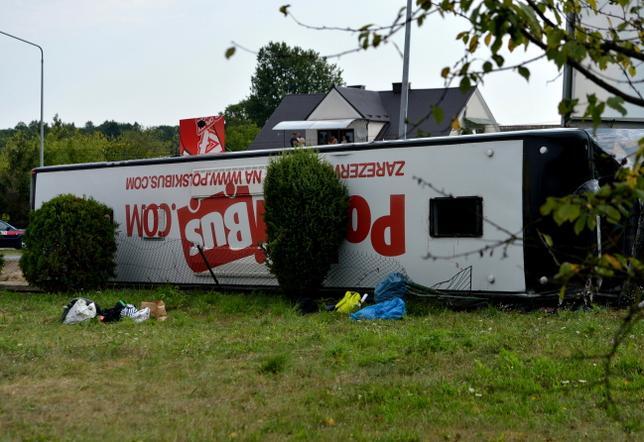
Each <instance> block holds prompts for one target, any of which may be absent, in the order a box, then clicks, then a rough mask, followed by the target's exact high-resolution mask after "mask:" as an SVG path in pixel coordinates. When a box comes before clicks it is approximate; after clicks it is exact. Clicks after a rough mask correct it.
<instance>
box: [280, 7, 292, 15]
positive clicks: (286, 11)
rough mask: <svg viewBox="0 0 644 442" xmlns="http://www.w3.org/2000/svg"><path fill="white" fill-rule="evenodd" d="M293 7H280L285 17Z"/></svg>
mask: <svg viewBox="0 0 644 442" xmlns="http://www.w3.org/2000/svg"><path fill="white" fill-rule="evenodd" d="M290 7H291V5H282V6H280V12H281V13H282V14H284V17H286V16H287V15H288V8H290Z"/></svg>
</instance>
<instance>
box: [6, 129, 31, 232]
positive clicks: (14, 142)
mask: <svg viewBox="0 0 644 442" xmlns="http://www.w3.org/2000/svg"><path fill="white" fill-rule="evenodd" d="M37 165H38V139H37V138H36V137H35V136H33V135H31V134H30V133H29V131H28V130H17V131H16V132H15V133H14V134H13V135H12V136H11V137H10V138H9V139H8V140H7V143H6V145H5V147H4V148H3V149H2V151H0V189H2V192H0V213H6V214H8V215H9V217H10V219H11V221H12V223H13V224H15V225H17V226H26V225H27V223H28V220H29V189H30V185H31V181H30V179H31V169H33V168H34V167H36V166H37Z"/></svg>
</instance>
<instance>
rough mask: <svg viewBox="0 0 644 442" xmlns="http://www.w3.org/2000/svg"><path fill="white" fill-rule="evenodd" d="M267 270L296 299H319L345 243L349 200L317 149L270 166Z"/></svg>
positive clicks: (266, 192)
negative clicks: (329, 272)
mask: <svg viewBox="0 0 644 442" xmlns="http://www.w3.org/2000/svg"><path fill="white" fill-rule="evenodd" d="M264 200H265V205H266V212H265V215H264V219H265V221H266V234H267V237H268V241H267V243H266V245H265V249H266V254H267V257H268V268H269V269H270V271H271V272H272V273H273V274H274V275H275V276H276V277H277V280H278V282H279V284H280V287H281V288H282V289H283V290H284V291H285V292H286V293H288V294H289V295H291V296H299V297H311V298H312V297H314V296H315V295H316V294H317V291H318V289H319V288H320V286H321V285H322V282H323V281H324V278H325V277H326V274H327V272H328V271H329V268H330V267H331V264H332V263H333V262H335V261H336V260H337V254H338V249H339V248H340V244H341V243H342V241H343V240H344V237H345V234H346V225H347V208H348V204H349V197H348V194H347V189H346V186H345V185H344V184H343V183H342V182H340V180H339V179H338V177H337V176H336V174H335V172H334V170H333V167H332V166H331V165H330V164H329V163H327V162H325V161H324V160H322V159H320V157H319V156H318V154H317V152H315V151H314V150H312V149H296V150H294V151H292V152H286V153H284V154H283V155H282V156H281V157H279V158H278V159H276V160H274V161H271V162H270V164H269V165H268V170H267V172H266V182H265V183H264Z"/></svg>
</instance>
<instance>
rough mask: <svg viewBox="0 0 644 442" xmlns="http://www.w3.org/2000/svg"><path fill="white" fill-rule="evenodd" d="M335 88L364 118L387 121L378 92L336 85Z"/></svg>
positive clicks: (387, 116)
mask: <svg viewBox="0 0 644 442" xmlns="http://www.w3.org/2000/svg"><path fill="white" fill-rule="evenodd" d="M335 89H336V90H337V91H338V92H339V93H340V95H342V97H343V98H344V99H345V100H347V102H349V104H350V105H351V106H353V107H354V108H355V110H357V111H358V113H360V115H362V116H363V117H364V118H365V119H367V120H372V121H389V115H388V114H387V111H386V110H385V107H384V106H383V104H382V100H381V98H380V92H378V91H367V90H365V89H358V88H354V87H340V86H336V87H335Z"/></svg>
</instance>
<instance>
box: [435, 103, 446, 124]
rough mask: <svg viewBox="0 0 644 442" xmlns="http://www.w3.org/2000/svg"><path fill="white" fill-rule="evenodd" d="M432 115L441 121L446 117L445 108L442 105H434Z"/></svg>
mask: <svg viewBox="0 0 644 442" xmlns="http://www.w3.org/2000/svg"><path fill="white" fill-rule="evenodd" d="M432 116H433V117H434V120H436V122H437V123H441V122H442V121H443V119H444V118H445V113H444V112H443V108H442V107H440V106H432Z"/></svg>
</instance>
